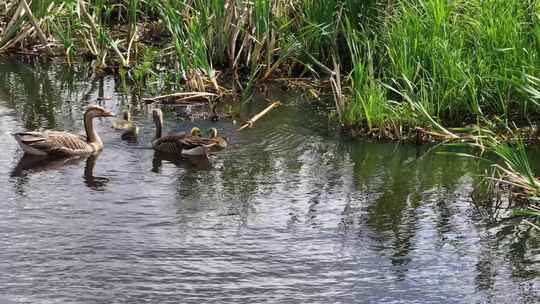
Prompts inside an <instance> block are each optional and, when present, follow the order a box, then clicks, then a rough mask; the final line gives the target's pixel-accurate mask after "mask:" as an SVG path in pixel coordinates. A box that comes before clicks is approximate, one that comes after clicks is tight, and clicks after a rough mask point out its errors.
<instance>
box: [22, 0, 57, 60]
mask: <svg viewBox="0 0 540 304" xmlns="http://www.w3.org/2000/svg"><path fill="white" fill-rule="evenodd" d="M21 3H22V6H23V8H24V10H25V11H26V15H27V16H28V19H30V22H31V23H32V25H33V26H34V29H35V30H36V33H37V35H38V37H39V40H41V43H43V45H44V46H45V49H46V50H47V52H49V54H51V55H52V54H53V51H52V50H51V48H50V47H49V41H48V40H47V37H46V36H45V34H44V33H43V31H42V30H41V27H39V24H38V23H37V21H36V18H35V17H34V14H32V10H31V9H30V7H29V6H28V3H26V0H21Z"/></svg>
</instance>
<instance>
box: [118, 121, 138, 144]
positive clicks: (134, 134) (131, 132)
mask: <svg viewBox="0 0 540 304" xmlns="http://www.w3.org/2000/svg"><path fill="white" fill-rule="evenodd" d="M138 137H139V127H137V126H136V125H133V126H132V127H131V128H129V129H127V130H125V131H124V132H122V135H120V138H122V140H125V141H127V142H130V143H136V142H137V138H138Z"/></svg>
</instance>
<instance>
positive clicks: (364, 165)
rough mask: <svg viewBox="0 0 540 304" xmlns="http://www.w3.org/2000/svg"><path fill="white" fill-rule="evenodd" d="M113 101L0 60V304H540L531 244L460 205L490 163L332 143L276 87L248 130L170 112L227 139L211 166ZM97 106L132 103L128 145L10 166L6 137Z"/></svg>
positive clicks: (489, 215)
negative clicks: (173, 153)
mask: <svg viewBox="0 0 540 304" xmlns="http://www.w3.org/2000/svg"><path fill="white" fill-rule="evenodd" d="M121 88H122V86H121V85H120V82H119V81H118V80H117V79H115V78H113V77H105V78H104V79H103V80H101V81H99V80H96V78H95V77H92V72H91V69H90V68H88V67H78V68H68V67H64V66H62V65H58V64H51V63H46V64H32V63H23V62H22V61H15V60H4V61H1V62H0V209H1V210H2V211H1V212H0V303H2V301H3V299H9V300H11V301H14V302H15V303H403V302H406V303H473V302H480V303H485V302H491V303H510V302H511V303H538V302H539V301H540V279H539V278H540V235H539V234H538V233H535V232H532V231H530V230H529V227H528V226H527V225H525V224H522V223H520V222H519V221H518V220H516V219H512V218H510V216H509V212H508V211H507V210H500V209H495V208H493V207H492V206H490V205H489V204H487V205H482V206H479V205H477V204H473V203H472V200H471V193H472V192H473V189H474V185H475V184H476V183H477V182H478V180H479V178H478V176H477V175H478V174H479V173H480V172H481V170H483V169H485V166H483V165H481V164H478V163H477V162H475V161H472V160H467V159H461V158H457V157H455V156H450V155H443V154H436V153H432V152H430V151H429V149H430V148H429V147H426V146H413V145H403V144H401V145H400V144H395V143H373V142H366V141H350V140H346V139H343V138H340V137H338V136H336V135H335V133H334V132H333V131H328V127H327V122H326V119H325V114H324V113H325V112H326V110H325V108H324V107H323V106H321V105H320V104H318V103H314V102H310V101H307V100H304V98H303V97H302V96H301V95H299V94H290V93H284V92H280V91H279V87H278V88H276V89H275V92H274V89H271V91H272V92H271V93H272V94H273V95H275V96H274V98H277V99H280V100H281V101H282V103H283V106H282V107H280V108H278V109H276V110H273V111H272V112H271V113H270V114H268V115H267V116H265V117H264V118H263V119H261V120H260V121H259V122H257V126H256V128H253V129H249V130H245V131H242V132H235V131H234V129H235V127H237V126H235V125H233V124H232V123H231V122H230V121H220V122H217V123H211V122H206V121H193V122H190V121H182V120H181V119H179V117H178V115H176V114H175V113H174V111H173V110H171V109H165V118H166V121H165V127H166V129H167V130H169V131H173V130H176V131H182V130H187V129H189V128H191V127H192V126H194V125H197V126H200V127H203V128H206V127H210V126H216V127H217V128H218V129H219V130H220V132H221V133H223V134H225V135H226V136H227V137H228V138H229V140H230V147H229V148H228V149H227V150H225V151H222V152H217V153H215V154H213V155H212V156H211V157H210V159H209V161H208V162H204V161H186V160H184V161H174V160H165V159H161V158H159V157H156V156H155V155H154V152H153V151H152V150H151V149H148V147H149V146H150V142H151V140H152V137H153V132H154V129H153V125H152V122H151V117H150V114H149V109H147V108H145V107H144V106H143V107H139V106H136V101H135V100H134V99H132V98H131V96H129V94H128V95H125V94H122V93H121V91H122V89H121ZM100 95H102V96H107V97H110V99H106V100H103V101H102V104H103V105H104V106H105V107H107V108H110V109H112V110H114V111H116V112H120V111H121V110H122V109H123V108H125V107H126V106H127V104H131V103H133V106H132V107H131V109H132V111H133V112H134V114H135V115H134V120H135V122H136V124H137V125H138V126H139V127H140V129H141V134H140V138H139V141H138V143H136V144H130V143H126V142H124V141H122V140H121V139H120V134H119V133H118V132H117V131H115V130H113V129H112V128H111V127H110V125H111V119H97V120H96V121H95V125H96V127H97V129H98V131H99V134H100V135H101V137H102V139H103V141H104V143H105V148H104V150H103V152H102V153H101V154H100V155H98V156H97V157H92V158H89V159H71V160H68V161H55V162H47V163H43V162H37V163H36V162H31V161H27V160H24V159H23V160H21V158H22V156H23V153H22V151H21V149H20V148H19V147H18V145H17V143H16V142H15V140H14V139H13V138H12V137H11V135H10V132H14V131H21V130H28V129H37V128H48V129H59V130H69V131H74V132H81V131H82V130H83V129H82V123H81V117H82V113H83V111H84V108H85V107H86V106H87V105H88V104H91V103H95V102H96V99H97V97H98V96H100ZM258 99H263V98H262V97H261V98H256V99H255V100H253V101H252V103H251V104H249V105H248V106H247V107H246V109H245V110H244V111H245V112H244V114H245V115H246V116H249V114H253V113H256V112H257V111H259V110H260V109H262V108H263V107H264V106H265V104H264V102H261V101H260V100H259V101H258ZM320 113H323V114H320ZM4 301H6V300H4Z"/></svg>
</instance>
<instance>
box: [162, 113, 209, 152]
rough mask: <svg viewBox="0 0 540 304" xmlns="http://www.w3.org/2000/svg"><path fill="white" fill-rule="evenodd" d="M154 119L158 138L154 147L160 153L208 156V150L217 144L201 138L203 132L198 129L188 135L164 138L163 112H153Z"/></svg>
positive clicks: (180, 134)
mask: <svg viewBox="0 0 540 304" xmlns="http://www.w3.org/2000/svg"><path fill="white" fill-rule="evenodd" d="M152 118H153V119H154V123H155V125H156V136H155V139H154V140H153V141H152V147H153V148H154V150H156V151H159V152H165V153H171V154H176V155H203V156H208V149H209V148H210V147H213V146H214V145H216V144H217V142H216V141H215V140H214V139H209V138H203V137H201V136H200V135H201V130H200V129H199V128H197V127H194V128H193V129H191V132H190V133H189V134H188V133H183V132H182V133H174V134H169V135H165V136H162V129H163V112H162V111H161V110H160V109H154V111H152Z"/></svg>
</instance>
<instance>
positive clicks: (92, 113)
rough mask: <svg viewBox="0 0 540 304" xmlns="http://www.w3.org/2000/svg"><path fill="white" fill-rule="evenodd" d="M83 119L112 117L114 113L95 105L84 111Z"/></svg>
mask: <svg viewBox="0 0 540 304" xmlns="http://www.w3.org/2000/svg"><path fill="white" fill-rule="evenodd" d="M84 116H85V117H90V118H94V117H113V116H114V113H113V112H111V111H109V110H107V109H105V108H103V107H100V106H97V105H90V106H88V108H87V109H86V112H85V114H84Z"/></svg>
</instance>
